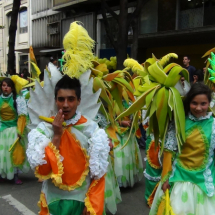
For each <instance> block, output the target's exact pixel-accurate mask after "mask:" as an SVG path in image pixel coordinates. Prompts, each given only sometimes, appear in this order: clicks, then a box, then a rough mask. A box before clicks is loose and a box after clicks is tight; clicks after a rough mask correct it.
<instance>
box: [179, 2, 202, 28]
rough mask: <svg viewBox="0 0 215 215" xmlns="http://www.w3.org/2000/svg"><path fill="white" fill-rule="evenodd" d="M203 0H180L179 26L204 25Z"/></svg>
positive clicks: (192, 26)
mask: <svg viewBox="0 0 215 215" xmlns="http://www.w3.org/2000/svg"><path fill="white" fill-rule="evenodd" d="M203 6H204V1H203V0H192V1H187V0H180V12H179V28H180V29H188V28H197V27H202V26H203V16H204V7H203Z"/></svg>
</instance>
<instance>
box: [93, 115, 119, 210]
mask: <svg viewBox="0 0 215 215" xmlns="http://www.w3.org/2000/svg"><path fill="white" fill-rule="evenodd" d="M95 121H96V122H97V123H98V125H99V127H100V128H102V129H106V127H107V126H108V122H107V120H106V118H105V116H104V115H103V114H101V113H98V114H97V115H96V118H95ZM111 145H112V147H111V148H113V144H112V143H111ZM110 153H111V155H109V157H108V162H109V165H108V169H107V173H106V176H105V208H106V209H108V211H110V213H112V214H116V212H117V204H118V203H120V202H121V201H122V198H121V193H120V189H119V184H118V182H117V179H116V175H115V173H114V169H113V162H112V160H113V151H111V152H110Z"/></svg>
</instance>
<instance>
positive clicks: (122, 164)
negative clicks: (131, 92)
mask: <svg viewBox="0 0 215 215" xmlns="http://www.w3.org/2000/svg"><path fill="white" fill-rule="evenodd" d="M123 106H124V108H125V109H127V108H128V107H129V104H127V103H126V101H123ZM131 121H132V116H130V117H125V118H124V119H123V120H122V121H121V124H120V126H122V127H126V128H128V129H127V130H126V131H125V132H123V133H117V138H118V140H120V142H119V144H118V145H117V146H116V147H114V150H113V151H114V171H115V174H116V176H117V180H118V183H119V186H120V187H133V186H134V184H135V183H137V182H138V181H140V180H141V179H142V177H143V162H142V157H141V154H140V149H139V146H138V143H137V139H136V135H135V131H132V135H131V136H130V139H128V138H129V132H130V127H131ZM127 140H128V144H127V145H126V146H125V147H124V148H122V146H124V144H125V143H126V141H127Z"/></svg>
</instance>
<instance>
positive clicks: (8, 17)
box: [7, 12, 11, 34]
mask: <svg viewBox="0 0 215 215" xmlns="http://www.w3.org/2000/svg"><path fill="white" fill-rule="evenodd" d="M10 23H11V12H10V13H8V14H7V25H8V34H9V28H10Z"/></svg>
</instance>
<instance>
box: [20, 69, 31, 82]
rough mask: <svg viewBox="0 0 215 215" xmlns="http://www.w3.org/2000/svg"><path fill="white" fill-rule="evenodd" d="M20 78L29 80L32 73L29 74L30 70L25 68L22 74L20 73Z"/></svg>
mask: <svg viewBox="0 0 215 215" xmlns="http://www.w3.org/2000/svg"><path fill="white" fill-rule="evenodd" d="M19 76H20V77H21V78H24V79H26V80H27V79H28V77H30V73H29V72H28V70H27V69H26V68H24V69H23V70H22V71H21V72H20V73H19Z"/></svg>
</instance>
